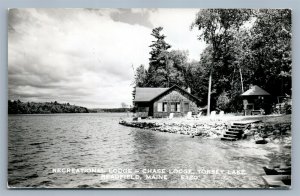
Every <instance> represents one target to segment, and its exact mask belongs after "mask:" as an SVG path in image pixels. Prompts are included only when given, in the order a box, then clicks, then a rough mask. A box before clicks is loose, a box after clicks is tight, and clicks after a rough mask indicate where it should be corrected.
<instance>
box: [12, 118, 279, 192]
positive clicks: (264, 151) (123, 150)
mask: <svg viewBox="0 0 300 196" xmlns="http://www.w3.org/2000/svg"><path fill="white" fill-rule="evenodd" d="M126 115H127V114H108V113H96V114H51V115H10V116H9V117H8V130H9V140H8V141H9V143H8V155H9V156H8V162H9V163H8V183H9V186H10V187H50V188H76V187H87V188H88V187H93V188H114V187H117V188H261V187H264V183H263V181H262V178H261V175H263V174H264V172H263V169H262V167H263V166H266V165H269V162H270V155H272V153H271V152H274V151H276V150H277V151H279V150H280V149H277V147H276V146H272V145H271V144H267V145H255V144H253V142H249V141H237V142H226V141H220V140H219V139H205V138H199V137H195V138H191V137H189V136H185V135H177V134H170V133H162V132H155V131H151V130H144V129H136V128H130V127H125V126H122V125H119V124H118V122H119V120H120V117H126ZM270 153H271V154H270ZM54 168H102V169H103V173H53V169H54ZM109 168H121V169H132V170H138V173H137V174H139V176H140V177H141V178H140V179H121V180H120V179H101V175H103V174H109V173H108V171H107V170H108V169H109ZM201 168H203V169H204V170H203V171H212V170H216V169H219V170H226V171H230V172H234V171H236V170H244V171H245V172H246V175H235V174H228V173H225V174H222V175H220V174H207V173H206V174H205V173H202V174H199V173H198V174H199V175H197V179H189V180H183V179H181V178H180V177H181V176H180V175H179V174H168V180H158V179H145V175H146V174H144V173H142V170H143V169H166V170H167V171H169V169H191V170H192V171H193V172H195V171H197V170H199V169H200V170H201Z"/></svg>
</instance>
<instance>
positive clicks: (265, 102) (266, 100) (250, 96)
mask: <svg viewBox="0 0 300 196" xmlns="http://www.w3.org/2000/svg"><path fill="white" fill-rule="evenodd" d="M241 96H242V97H243V105H244V114H245V115H254V114H269V113H270V112H271V99H270V98H271V96H270V93H268V92H267V91H265V90H264V89H262V88H261V87H259V86H257V85H254V86H251V87H250V89H249V90H247V91H246V92H244V93H243V94H242V95H241Z"/></svg>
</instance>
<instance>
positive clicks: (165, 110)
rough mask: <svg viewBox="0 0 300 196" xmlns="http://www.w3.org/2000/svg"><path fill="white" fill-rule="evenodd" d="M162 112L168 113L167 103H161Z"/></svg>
mask: <svg viewBox="0 0 300 196" xmlns="http://www.w3.org/2000/svg"><path fill="white" fill-rule="evenodd" d="M163 111H164V112H167V111H168V103H167V102H164V103H163Z"/></svg>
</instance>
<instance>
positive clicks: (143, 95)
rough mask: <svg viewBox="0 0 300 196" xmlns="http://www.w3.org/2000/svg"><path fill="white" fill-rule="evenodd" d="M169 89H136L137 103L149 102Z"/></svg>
mask: <svg viewBox="0 0 300 196" xmlns="http://www.w3.org/2000/svg"><path fill="white" fill-rule="evenodd" d="M168 89H169V88H151V87H146V88H139V87H138V88H136V89H135V98H134V101H135V102H149V101H151V100H152V99H153V98H155V97H157V96H158V95H160V94H161V93H163V92H164V91H166V90H168Z"/></svg>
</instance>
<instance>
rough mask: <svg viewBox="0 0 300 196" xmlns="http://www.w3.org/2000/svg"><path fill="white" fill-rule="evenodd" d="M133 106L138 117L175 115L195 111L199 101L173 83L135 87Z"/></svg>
mask: <svg viewBox="0 0 300 196" xmlns="http://www.w3.org/2000/svg"><path fill="white" fill-rule="evenodd" d="M133 102H134V107H135V109H136V114H137V116H138V117H149V116H151V117H154V118H162V117H168V116H169V115H170V113H173V114H174V116H175V117H178V116H184V115H186V114H187V113H188V112H192V113H196V112H197V107H198V106H199V104H200V101H199V99H198V98H197V97H195V96H193V95H192V94H191V93H190V92H188V91H187V90H184V89H183V88H180V87H178V86H177V85H174V86H172V87H170V88H151V87H150V88H140V87H137V88H136V92H135V99H134V101H133Z"/></svg>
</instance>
